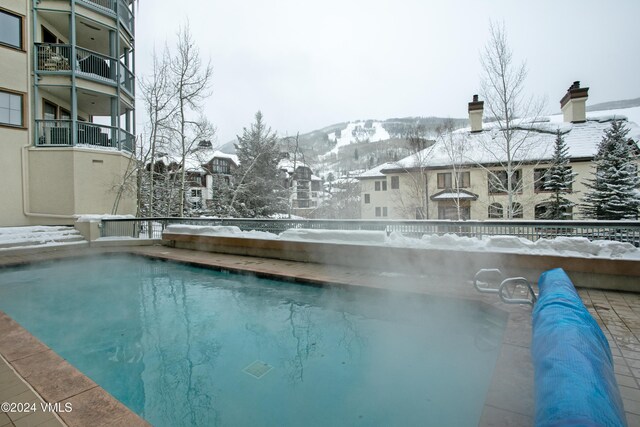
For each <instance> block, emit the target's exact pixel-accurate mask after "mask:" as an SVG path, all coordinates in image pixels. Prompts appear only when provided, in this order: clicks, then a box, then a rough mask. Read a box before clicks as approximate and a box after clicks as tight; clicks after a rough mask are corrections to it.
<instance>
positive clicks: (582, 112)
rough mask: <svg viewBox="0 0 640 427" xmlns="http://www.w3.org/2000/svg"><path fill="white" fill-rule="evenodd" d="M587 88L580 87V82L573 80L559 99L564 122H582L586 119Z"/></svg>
mask: <svg viewBox="0 0 640 427" xmlns="http://www.w3.org/2000/svg"><path fill="white" fill-rule="evenodd" d="M588 97H589V88H588V87H580V82H579V81H575V82H573V84H572V85H571V86H570V87H569V89H568V90H567V93H566V94H565V95H564V96H563V97H562V99H561V100H560V108H561V109H562V115H563V116H564V121H565V122H571V123H584V122H585V121H587V106H586V103H587V98H588Z"/></svg>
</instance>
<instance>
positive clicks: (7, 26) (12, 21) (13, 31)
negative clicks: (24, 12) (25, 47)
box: [0, 10, 22, 49]
mask: <svg viewBox="0 0 640 427" xmlns="http://www.w3.org/2000/svg"><path fill="white" fill-rule="evenodd" d="M0 45H5V46H11V47H15V48H16V49H22V17H20V16H18V15H14V14H12V13H9V12H5V11H4V10H0Z"/></svg>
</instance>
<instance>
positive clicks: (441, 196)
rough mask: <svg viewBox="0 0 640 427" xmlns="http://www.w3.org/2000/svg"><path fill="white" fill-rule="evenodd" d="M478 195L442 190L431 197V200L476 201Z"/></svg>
mask: <svg viewBox="0 0 640 427" xmlns="http://www.w3.org/2000/svg"><path fill="white" fill-rule="evenodd" d="M477 199H478V195H477V194H474V193H472V192H470V191H465V190H460V191H451V190H444V191H441V192H439V193H436V194H434V195H433V196H431V200H477Z"/></svg>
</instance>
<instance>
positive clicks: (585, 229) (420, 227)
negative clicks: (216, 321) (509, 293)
mask: <svg viewBox="0 0 640 427" xmlns="http://www.w3.org/2000/svg"><path fill="white" fill-rule="evenodd" d="M170 224H186V225H227V226H237V227H239V228H240V229H241V230H243V231H250V230H257V231H267V232H271V233H275V234H279V233H282V232H283V231H285V230H289V229H295V228H306V229H325V230H377V231H385V232H387V233H391V232H394V231H396V232H400V233H402V234H403V235H406V236H411V237H421V236H423V235H434V234H438V235H442V234H447V233H452V234H457V235H459V236H467V237H482V236H492V235H509V236H518V237H523V238H525V239H529V240H531V241H535V240H537V239H539V238H553V237H560V236H567V237H586V238H588V239H589V240H614V241H618V242H628V243H632V244H633V245H635V246H640V221H437V220H423V221H417V220H416V221H401V220H396V221H378V220H307V219H301V220H298V219H235V218H224V219H215V218H135V219H105V220H102V224H101V227H102V228H101V236H102V237H113V236H128V237H147V238H154V239H159V238H161V237H162V232H163V231H164V229H165V228H166V227H167V225H170Z"/></svg>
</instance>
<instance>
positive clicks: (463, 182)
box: [438, 172, 471, 189]
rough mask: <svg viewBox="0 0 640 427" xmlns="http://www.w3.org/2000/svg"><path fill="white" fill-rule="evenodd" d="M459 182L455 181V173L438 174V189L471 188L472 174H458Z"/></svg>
mask: <svg viewBox="0 0 640 427" xmlns="http://www.w3.org/2000/svg"><path fill="white" fill-rule="evenodd" d="M456 175H457V177H458V179H457V182H456V181H454V180H453V176H454V175H453V173H451V172H444V173H439V174H438V188H443V189H444V188H469V187H470V186H471V173H470V172H456Z"/></svg>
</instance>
